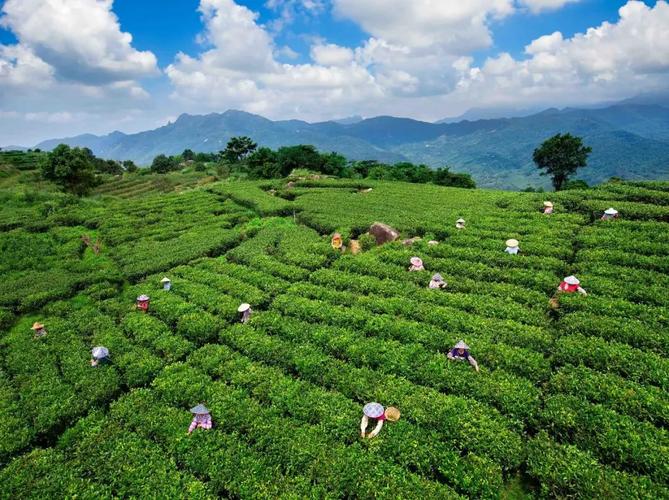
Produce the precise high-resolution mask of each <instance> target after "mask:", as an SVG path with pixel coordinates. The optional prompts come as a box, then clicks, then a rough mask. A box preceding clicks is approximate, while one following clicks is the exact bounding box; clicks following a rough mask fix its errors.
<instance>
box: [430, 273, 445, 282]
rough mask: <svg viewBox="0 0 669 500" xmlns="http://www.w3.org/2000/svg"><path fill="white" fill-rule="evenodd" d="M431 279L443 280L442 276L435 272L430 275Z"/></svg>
mask: <svg viewBox="0 0 669 500" xmlns="http://www.w3.org/2000/svg"><path fill="white" fill-rule="evenodd" d="M432 281H444V278H442V277H441V274H439V273H437V274H435V275H434V276H432Z"/></svg>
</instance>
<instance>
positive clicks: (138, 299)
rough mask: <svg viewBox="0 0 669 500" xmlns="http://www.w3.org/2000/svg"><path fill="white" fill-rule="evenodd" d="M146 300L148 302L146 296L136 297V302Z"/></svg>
mask: <svg viewBox="0 0 669 500" xmlns="http://www.w3.org/2000/svg"><path fill="white" fill-rule="evenodd" d="M147 300H149V296H148V295H140V296H139V297H137V301H138V302H146V301H147Z"/></svg>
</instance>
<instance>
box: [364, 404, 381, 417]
mask: <svg viewBox="0 0 669 500" xmlns="http://www.w3.org/2000/svg"><path fill="white" fill-rule="evenodd" d="M362 413H364V414H365V415H366V416H367V417H369V418H379V417H380V416H381V415H383V406H381V405H380V404H379V403H367V404H366V405H365V406H363V408H362Z"/></svg>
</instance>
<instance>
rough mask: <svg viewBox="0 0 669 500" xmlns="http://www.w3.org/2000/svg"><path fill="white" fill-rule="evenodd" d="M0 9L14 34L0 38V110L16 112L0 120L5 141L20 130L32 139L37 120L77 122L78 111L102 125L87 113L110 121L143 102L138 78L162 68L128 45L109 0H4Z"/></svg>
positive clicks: (48, 125)
mask: <svg viewBox="0 0 669 500" xmlns="http://www.w3.org/2000/svg"><path fill="white" fill-rule="evenodd" d="M0 15H1V17H0V26H2V28H4V29H6V30H9V31H11V32H12V33H13V34H14V35H15V37H16V39H17V43H15V44H9V45H2V44H0V111H2V112H4V113H15V114H16V118H15V121H14V122H13V123H12V124H11V125H10V126H7V127H0V132H2V134H3V135H2V139H1V140H2V142H3V143H6V142H8V137H13V136H14V135H16V134H17V133H23V134H24V135H25V136H26V141H33V140H34V139H35V138H36V135H35V134H36V133H38V132H35V131H37V130H39V129H40V127H41V130H42V131H43V132H44V133H46V131H48V130H52V129H53V127H52V125H61V124H70V125H72V126H76V125H77V124H78V123H79V122H77V120H76V119H75V118H80V119H81V120H82V121H81V124H82V125H83V126H88V127H90V129H98V130H99V127H96V126H93V127H91V121H88V119H90V120H93V118H92V117H96V118H95V119H96V120H97V121H98V122H100V123H105V124H107V125H106V126H109V124H113V123H115V122H118V121H119V120H122V116H127V115H128V113H132V112H134V111H133V110H136V108H137V106H138V104H139V103H142V105H145V102H146V100H147V97H148V94H147V92H146V91H145V90H144V89H143V88H142V85H141V84H140V83H139V82H140V79H142V78H145V77H150V76H154V75H157V74H160V71H159V70H158V67H157V61H156V57H155V56H154V55H153V53H151V52H148V51H139V50H137V49H135V48H134V47H133V46H132V36H131V35H130V34H129V33H125V32H123V31H121V27H120V24H119V21H118V19H117V17H116V15H115V14H114V13H113V12H112V0H6V1H5V2H4V4H2V6H1V7H0ZM123 113H125V115H123ZM95 125H97V123H95ZM61 132H62V131H61ZM15 142H16V141H15ZM28 143H30V142H28Z"/></svg>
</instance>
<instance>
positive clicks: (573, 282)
mask: <svg viewBox="0 0 669 500" xmlns="http://www.w3.org/2000/svg"><path fill="white" fill-rule="evenodd" d="M564 282H565V283H566V284H567V285H580V284H581V281H580V280H579V279H578V278H577V277H576V276H567V277H566V278H565V279H564Z"/></svg>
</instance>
